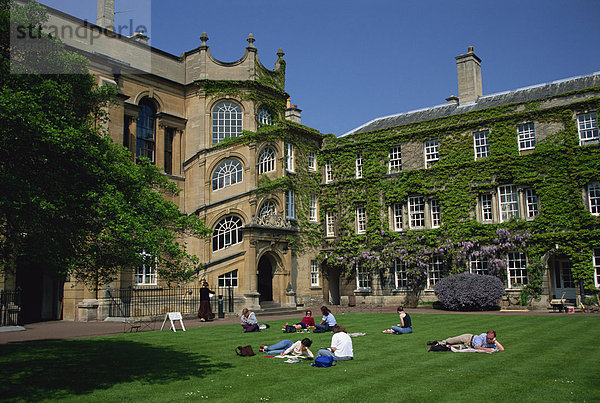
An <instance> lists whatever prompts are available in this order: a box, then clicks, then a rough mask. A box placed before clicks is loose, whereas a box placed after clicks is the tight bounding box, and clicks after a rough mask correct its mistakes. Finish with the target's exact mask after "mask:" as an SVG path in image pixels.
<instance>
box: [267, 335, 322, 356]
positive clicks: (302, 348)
mask: <svg viewBox="0 0 600 403" xmlns="http://www.w3.org/2000/svg"><path fill="white" fill-rule="evenodd" d="M311 345H312V340H311V339H308V338H304V339H302V340H298V341H297V342H295V343H292V341H291V340H281V341H280V342H279V343H275V344H272V345H270V346H265V345H261V346H260V349H259V350H258V351H261V352H263V353H266V354H280V355H282V356H284V355H288V354H289V355H294V356H297V357H300V356H301V355H306V356H308V357H309V358H315V356H314V355H313V353H312V352H311V351H310V349H309V347H310V346H311Z"/></svg>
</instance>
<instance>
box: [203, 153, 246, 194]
mask: <svg viewBox="0 0 600 403" xmlns="http://www.w3.org/2000/svg"><path fill="white" fill-rule="evenodd" d="M243 181H244V164H243V163H242V161H240V160H239V159H237V158H226V159H224V160H223V161H221V162H219V164H218V165H217V166H216V167H215V169H214V170H213V174H212V175H211V182H212V186H211V188H212V190H213V191H217V190H220V189H224V188H227V187H229V186H233V185H237V184H238V183H242V182H243Z"/></svg>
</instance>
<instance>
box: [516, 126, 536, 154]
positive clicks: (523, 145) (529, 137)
mask: <svg viewBox="0 0 600 403" xmlns="http://www.w3.org/2000/svg"><path fill="white" fill-rule="evenodd" d="M517 140H518V141H517V142H518V144H519V152H523V151H528V150H533V149H535V123H533V122H529V123H523V124H521V125H518V126H517Z"/></svg>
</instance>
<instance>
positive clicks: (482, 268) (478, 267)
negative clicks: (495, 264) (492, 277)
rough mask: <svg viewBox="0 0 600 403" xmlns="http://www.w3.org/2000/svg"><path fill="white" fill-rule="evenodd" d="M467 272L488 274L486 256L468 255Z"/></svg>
mask: <svg viewBox="0 0 600 403" xmlns="http://www.w3.org/2000/svg"><path fill="white" fill-rule="evenodd" d="M467 264H468V265H469V273H472V274H489V273H490V270H489V262H488V259H487V257H485V256H481V255H474V254H471V255H469V260H468V263H467Z"/></svg>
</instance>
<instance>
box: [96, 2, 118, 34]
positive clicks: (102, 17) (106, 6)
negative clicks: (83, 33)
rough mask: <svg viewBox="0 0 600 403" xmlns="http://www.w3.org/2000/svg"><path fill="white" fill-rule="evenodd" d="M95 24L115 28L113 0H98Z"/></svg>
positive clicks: (112, 29)
mask: <svg viewBox="0 0 600 403" xmlns="http://www.w3.org/2000/svg"><path fill="white" fill-rule="evenodd" d="M96 25H98V26H100V27H102V28H108V29H110V30H111V31H114V30H115V0H98V15H97V19H96Z"/></svg>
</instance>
